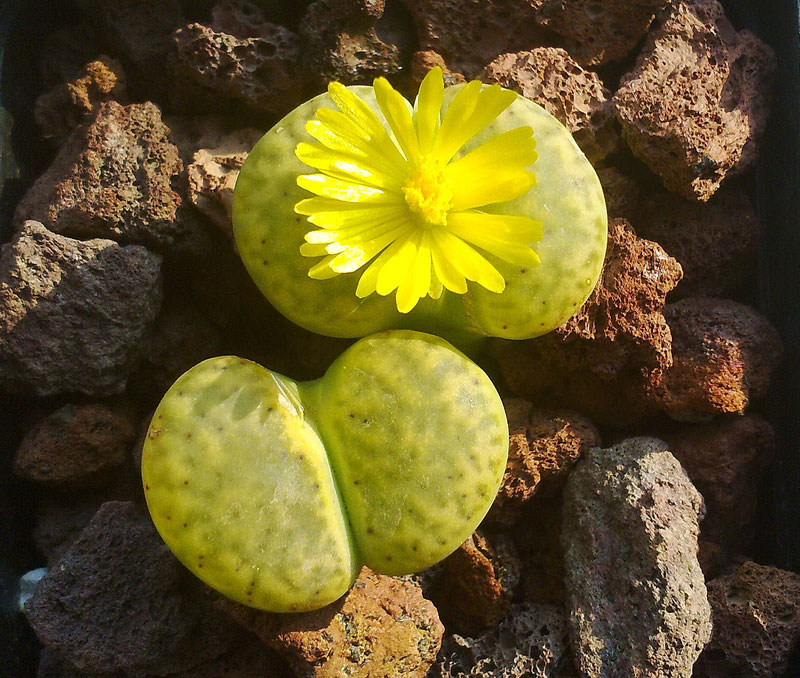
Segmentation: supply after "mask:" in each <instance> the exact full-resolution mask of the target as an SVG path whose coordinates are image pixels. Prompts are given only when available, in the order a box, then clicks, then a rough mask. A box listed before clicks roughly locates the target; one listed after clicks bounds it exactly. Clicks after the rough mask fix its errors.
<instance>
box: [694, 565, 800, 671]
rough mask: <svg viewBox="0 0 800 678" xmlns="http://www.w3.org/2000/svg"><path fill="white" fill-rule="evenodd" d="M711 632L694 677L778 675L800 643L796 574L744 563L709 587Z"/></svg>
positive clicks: (799, 577) (799, 588) (799, 586)
mask: <svg viewBox="0 0 800 678" xmlns="http://www.w3.org/2000/svg"><path fill="white" fill-rule="evenodd" d="M708 600H709V602H710V603H711V608H712V610H713V614H714V633H713V635H712V637H711V642H710V643H709V645H708V647H707V648H706V651H705V652H704V653H703V654H702V656H701V657H700V659H699V660H698V662H697V666H696V674H695V675H696V676H698V678H734V677H735V676H753V677H754V678H772V677H773V676H782V675H784V672H785V671H786V668H787V662H788V659H789V653H790V651H791V650H792V648H793V647H794V646H796V644H797V642H798V640H800V575H798V574H795V573H794V572H786V571H785V570H779V569H777V568H775V567H767V566H765V565H757V564H756V563H752V562H746V563H744V564H743V565H741V566H740V567H739V568H738V569H737V570H736V571H734V572H733V573H731V574H729V575H727V576H724V577H718V578H717V579H714V580H712V581H711V582H709V584H708Z"/></svg>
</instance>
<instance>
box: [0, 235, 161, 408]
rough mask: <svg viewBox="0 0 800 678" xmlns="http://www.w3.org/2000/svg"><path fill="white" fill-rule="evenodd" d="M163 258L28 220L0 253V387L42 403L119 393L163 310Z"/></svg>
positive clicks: (137, 247) (131, 246)
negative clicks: (68, 234)
mask: <svg viewBox="0 0 800 678" xmlns="http://www.w3.org/2000/svg"><path fill="white" fill-rule="evenodd" d="M161 285H162V282H161V258H160V257H159V256H158V255H157V254H153V253H152V252H149V251H148V250H146V249H145V248H144V247H140V246H138V245H128V246H126V247H122V246H120V245H118V244H117V243H115V242H112V241H110V240H87V241H79V240H73V239H71V238H67V237H65V236H61V235H56V234H54V233H51V232H50V231H48V230H47V229H46V228H45V227H44V226H42V225H41V224H40V223H38V222H35V221H28V222H26V223H25V224H24V225H23V228H22V230H21V231H20V232H19V233H18V234H17V236H16V238H15V239H14V240H13V241H12V242H11V243H9V244H7V245H4V246H3V249H2V253H0V386H2V388H3V389H5V390H7V391H14V392H23V393H29V394H33V395H38V396H47V395H53V394H56V393H76V392H77V393H84V394H86V395H94V396H106V395H111V394H114V393H119V392H121V391H122V390H124V388H125V384H126V382H127V379H128V376H129V374H130V372H131V370H132V369H133V368H134V366H135V362H136V359H137V358H138V357H139V355H140V351H141V343H142V340H143V338H144V337H145V335H146V334H147V331H148V330H149V328H150V325H151V323H152V322H153V320H154V319H155V316H156V314H157V313H158V309H159V307H160V305H161V296H162V292H161Z"/></svg>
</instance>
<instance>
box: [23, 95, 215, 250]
mask: <svg viewBox="0 0 800 678" xmlns="http://www.w3.org/2000/svg"><path fill="white" fill-rule="evenodd" d="M168 131H169V130H168V129H167V128H166V126H165V125H164V123H163V122H162V121H161V112H160V110H159V109H158V108H157V107H156V106H155V105H153V104H151V103H145V104H131V105H129V106H121V105H120V104H118V103H117V102H115V101H108V102H105V103H102V104H101V105H100V106H99V107H98V108H97V112H96V113H95V115H94V116H93V117H92V118H91V120H90V122H89V124H88V125H87V126H84V127H80V128H78V129H77V130H76V131H75V132H74V133H73V134H72V136H70V138H69V139H68V140H67V141H66V142H65V143H64V145H63V146H62V147H61V150H60V151H59V153H58V155H57V156H56V158H55V160H54V161H53V164H52V165H51V166H50V167H49V169H48V170H47V171H46V172H45V173H44V174H43V175H42V176H40V177H39V179H38V180H37V181H36V183H35V184H34V185H33V186H32V187H31V189H30V190H29V191H28V193H27V194H26V195H25V197H24V198H23V199H22V201H21V202H20V203H19V205H18V207H17V211H16V214H15V221H16V223H17V224H18V225H19V224H21V223H22V221H23V220H26V219H35V220H37V221H41V222H42V223H43V224H44V225H45V226H47V227H48V228H49V229H50V230H52V231H54V232H57V233H64V234H67V235H71V236H75V237H80V238H87V237H103V238H110V239H112V240H118V241H121V242H124V243H128V242H135V243H141V244H144V245H147V246H148V247H151V248H154V249H157V250H161V251H169V252H170V253H173V254H178V253H187V254H197V253H200V252H203V251H204V250H205V249H207V248H208V247H209V236H208V232H207V230H206V225H205V224H204V223H200V222H199V221H198V220H197V218H196V217H194V215H193V214H192V213H191V212H189V211H187V205H186V204H185V203H184V202H183V200H182V198H181V196H180V195H179V194H178V192H177V191H176V190H175V188H174V183H175V182H176V181H177V179H178V175H179V174H180V173H181V171H182V170H183V163H182V162H181V160H180V158H179V157H178V150H177V149H176V148H175V146H174V145H173V144H172V143H171V142H170V141H169V138H168Z"/></svg>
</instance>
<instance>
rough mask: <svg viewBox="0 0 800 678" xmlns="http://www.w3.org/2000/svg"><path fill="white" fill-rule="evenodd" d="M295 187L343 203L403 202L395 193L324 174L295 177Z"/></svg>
mask: <svg viewBox="0 0 800 678" xmlns="http://www.w3.org/2000/svg"><path fill="white" fill-rule="evenodd" d="M297 185H298V186H300V188H305V189H306V190H307V191H311V192H312V193H314V194H316V195H320V196H323V197H326V198H334V199H335V200H342V201H344V202H360V203H370V204H401V203H402V201H403V197H402V195H399V194H397V193H394V192H390V191H383V190H381V189H380V188H375V187H374V186H365V185H363V184H354V183H351V182H349V181H342V180H341V179H334V178H333V177H329V176H326V175H324V174H301V175H300V176H299V177H297Z"/></svg>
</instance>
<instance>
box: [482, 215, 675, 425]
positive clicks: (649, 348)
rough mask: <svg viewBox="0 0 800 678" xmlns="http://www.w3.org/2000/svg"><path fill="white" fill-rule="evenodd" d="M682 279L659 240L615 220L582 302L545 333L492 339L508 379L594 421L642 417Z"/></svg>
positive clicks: (668, 357) (545, 403)
mask: <svg viewBox="0 0 800 678" xmlns="http://www.w3.org/2000/svg"><path fill="white" fill-rule="evenodd" d="M680 278H681V269H680V266H679V265H678V263H677V262H676V261H675V260H674V259H673V258H672V257H670V256H668V255H667V254H666V253H665V252H664V250H663V249H662V248H661V247H659V245H658V244H657V243H654V242H650V241H649V240H643V239H641V238H638V237H637V236H636V234H635V233H634V232H633V229H632V228H631V227H630V225H629V224H628V223H627V222H626V221H625V220H624V219H615V220H613V221H612V222H611V223H610V224H609V242H608V250H607V252H606V261H605V264H604V267H603V272H602V274H601V277H600V281H599V282H598V285H597V287H596V288H595V290H594V292H592V294H591V296H590V297H589V299H588V300H587V301H586V303H585V304H584V305H583V307H582V308H581V309H580V310H579V311H578V312H577V313H576V314H575V315H574V316H573V317H572V318H570V320H568V321H567V322H566V323H564V325H562V326H561V327H560V328H558V329H557V330H555V331H554V332H551V333H550V334H548V335H545V336H543V337H539V338H537V339H531V340H528V341H520V342H497V343H496V344H495V349H496V355H497V357H498V359H499V362H500V367H501V369H502V371H503V375H504V376H505V378H506V381H507V383H508V386H509V387H510V388H511V390H512V391H513V392H514V393H516V394H517V395H519V396H521V397H523V398H527V399H528V400H531V401H532V402H533V403H534V404H535V405H537V406H542V407H564V408H568V409H575V410H577V411H579V412H581V413H582V414H585V415H587V416H589V417H590V418H591V419H592V420H593V421H597V422H602V423H611V424H624V423H629V422H630V421H632V420H635V419H637V418H640V417H641V416H642V415H644V414H645V413H647V412H649V411H651V410H652V405H651V404H650V403H649V402H648V399H647V397H646V393H647V389H648V387H649V385H650V383H651V382H657V381H658V379H659V378H660V374H661V372H662V371H663V370H664V369H665V368H666V367H668V366H669V365H670V364H671V362H672V352H671V349H670V331H669V327H668V326H667V323H666V321H665V320H664V316H663V315H662V308H663V306H664V301H665V298H666V295H667V294H668V293H669V292H670V291H671V290H672V289H673V288H674V287H675V285H676V284H677V283H678V281H679V280H680ZM600 393H602V394H603V397H602V398H598V397H597V396H598V394H600Z"/></svg>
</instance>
